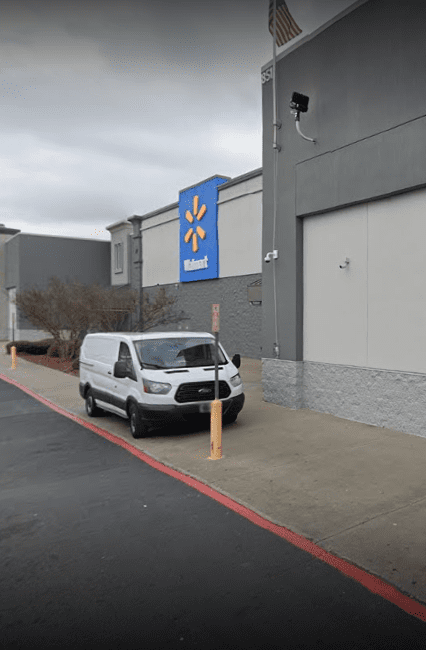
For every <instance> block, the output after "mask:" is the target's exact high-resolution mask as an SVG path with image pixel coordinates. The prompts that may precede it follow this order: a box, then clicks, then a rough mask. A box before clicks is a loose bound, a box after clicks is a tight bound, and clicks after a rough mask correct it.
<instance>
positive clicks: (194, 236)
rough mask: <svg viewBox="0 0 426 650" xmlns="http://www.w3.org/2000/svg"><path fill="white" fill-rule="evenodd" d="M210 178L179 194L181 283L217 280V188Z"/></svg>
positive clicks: (217, 182) (224, 179) (218, 180)
mask: <svg viewBox="0 0 426 650" xmlns="http://www.w3.org/2000/svg"><path fill="white" fill-rule="evenodd" d="M228 181H229V178H228V177H225V176H212V177H211V178H207V179H206V180H205V181H202V182H201V183H198V184H197V185H191V187H188V188H186V189H185V190H181V191H180V192H179V269H180V281H181V282H194V281H197V280H210V279H212V278H218V277H219V242H218V236H219V231H218V198H219V195H218V185H221V184H222V183H225V182H228Z"/></svg>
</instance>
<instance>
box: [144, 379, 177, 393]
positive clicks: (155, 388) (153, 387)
mask: <svg viewBox="0 0 426 650" xmlns="http://www.w3.org/2000/svg"><path fill="white" fill-rule="evenodd" d="M143 389H144V391H145V393H156V394H157V395H165V394H166V393H169V392H170V391H171V389H172V385H171V384H165V383H163V382H161V381H149V379H144V380H143Z"/></svg>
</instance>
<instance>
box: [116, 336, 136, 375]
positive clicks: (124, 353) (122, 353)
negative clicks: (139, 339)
mask: <svg viewBox="0 0 426 650" xmlns="http://www.w3.org/2000/svg"><path fill="white" fill-rule="evenodd" d="M118 360H119V361H125V362H126V370H127V371H129V372H134V371H133V362H132V355H131V354H130V350H129V346H128V345H127V343H123V342H122V343H120V350H119V352H118Z"/></svg>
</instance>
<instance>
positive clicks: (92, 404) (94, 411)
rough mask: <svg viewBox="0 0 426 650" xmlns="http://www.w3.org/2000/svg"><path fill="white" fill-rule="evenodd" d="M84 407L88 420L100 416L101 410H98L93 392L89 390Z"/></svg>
mask: <svg viewBox="0 0 426 650" xmlns="http://www.w3.org/2000/svg"><path fill="white" fill-rule="evenodd" d="M85 405H86V413H87V415H88V416H89V417H90V418H96V417H98V416H99V415H102V409H100V408H99V406H97V404H96V400H95V398H94V397H93V392H92V390H91V389H90V390H88V391H87V394H86V400H85Z"/></svg>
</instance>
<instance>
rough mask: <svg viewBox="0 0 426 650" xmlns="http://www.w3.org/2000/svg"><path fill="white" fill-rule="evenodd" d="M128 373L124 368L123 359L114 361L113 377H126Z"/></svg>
mask: <svg viewBox="0 0 426 650" xmlns="http://www.w3.org/2000/svg"><path fill="white" fill-rule="evenodd" d="M128 376H129V373H128V371H127V369H126V362H125V361H116V362H115V364H114V377H118V379H124V378H125V377H128Z"/></svg>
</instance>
